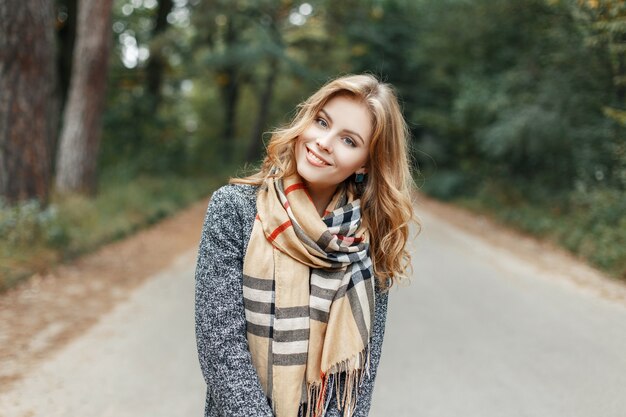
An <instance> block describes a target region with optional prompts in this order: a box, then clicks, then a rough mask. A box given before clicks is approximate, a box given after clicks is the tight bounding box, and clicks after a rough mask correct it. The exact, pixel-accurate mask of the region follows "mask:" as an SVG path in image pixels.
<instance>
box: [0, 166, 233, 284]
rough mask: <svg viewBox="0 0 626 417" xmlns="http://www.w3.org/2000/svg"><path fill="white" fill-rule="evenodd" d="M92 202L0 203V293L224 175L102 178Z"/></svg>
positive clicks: (158, 215) (187, 199) (182, 202)
mask: <svg viewBox="0 0 626 417" xmlns="http://www.w3.org/2000/svg"><path fill="white" fill-rule="evenodd" d="M103 177H104V178H105V180H104V182H103V183H102V185H101V189H100V193H99V194H98V196H97V197H96V198H94V199H90V198H88V197H85V196H80V195H68V196H64V197H59V196H54V197H53V198H52V202H51V204H50V205H49V206H48V207H45V208H44V207H41V206H40V205H39V204H38V203H37V202H36V201H29V202H25V203H22V204H20V205H16V206H12V207H8V206H6V205H4V204H0V234H2V236H3V237H6V238H3V239H2V241H0V291H1V290H3V289H6V288H8V287H10V286H12V285H14V284H15V283H16V282H17V281H19V280H20V279H22V278H24V277H26V276H29V275H31V274H32V273H34V272H37V271H42V270H46V269H48V268H49V267H50V266H51V265H52V264H54V263H55V262H57V261H59V260H64V259H70V258H73V257H75V256H77V255H80V254H83V253H86V252H89V251H92V250H94V249H95V248H97V247H99V246H100V245H102V244H104V243H107V242H111V241H114V240H117V239H120V238H122V237H125V236H127V235H129V234H131V233H133V232H135V231H137V230H139V229H141V228H144V227H146V226H148V225H150V224H153V223H155V222H157V221H159V220H161V219H163V218H164V217H167V216H169V215H171V214H173V213H174V212H176V211H177V210H179V209H181V208H183V207H185V206H187V205H189V204H190V203H192V202H194V201H197V200H198V199H199V198H201V197H203V196H206V195H208V194H210V192H211V191H212V190H213V189H215V188H217V186H218V185H220V184H221V183H222V182H223V181H224V177H212V178H207V177H199V178H180V177H175V176H164V177H149V176H139V177H137V178H136V179H135V180H133V181H127V180H126V179H125V178H123V177H119V176H116V175H115V174H106V175H104V176H103Z"/></svg>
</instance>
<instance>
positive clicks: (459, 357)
mask: <svg viewBox="0 0 626 417" xmlns="http://www.w3.org/2000/svg"><path fill="white" fill-rule="evenodd" d="M421 215H422V222H423V224H424V229H423V232H422V234H421V235H420V237H419V238H418V240H417V243H416V244H415V245H414V250H413V252H414V276H413V278H412V283H411V285H409V286H407V287H401V288H398V289H393V290H392V292H391V295H390V297H391V298H390V311H389V317H388V326H387V333H386V339H385V344H384V347H383V358H382V361H381V366H380V371H379V377H378V379H377V381H376V389H375V394H374V401H373V406H372V412H371V414H370V415H371V416H372V417H388V416H393V417H402V416H407V417H409V416H410V417H626V305H625V304H623V303H618V302H614V301H610V300H608V299H605V298H602V297H599V296H597V295H595V294H594V293H592V292H589V291H585V290H583V289H581V288H579V287H577V286H576V285H573V284H572V283H571V282H568V281H567V280H555V279H553V277H552V275H551V271H549V270H544V269H541V268H537V267H536V266H534V265H532V264H531V263H529V262H528V260H527V259H522V258H520V257H518V256H516V255H515V253H514V251H511V250H506V249H502V248H498V247H494V246H493V245H491V244H489V243H488V242H486V241H485V240H483V239H481V238H480V237H477V236H475V235H472V234H470V233H467V232H465V231H462V230H461V229H459V228H457V227H455V226H452V225H450V224H447V223H446V222H444V221H442V220H441V219H440V218H438V217H435V216H433V215H432V214H429V213H428V212H423V213H422V214H421ZM194 267H195V251H190V252H186V253H184V254H183V255H181V256H180V257H179V258H178V259H177V260H176V261H175V262H174V263H173V264H172V265H171V266H170V267H169V268H168V269H166V270H163V271H162V272H161V273H159V274H157V275H155V276H154V277H152V278H151V279H149V280H147V281H146V282H145V284H143V285H142V286H141V287H139V288H138V289H136V290H134V292H133V293H132V295H131V296H130V297H129V298H128V299H127V300H125V301H124V302H122V303H120V304H119V305H117V306H116V308H115V309H113V310H112V311H111V312H110V313H108V314H107V315H105V316H103V317H102V319H101V320H100V321H99V322H98V323H97V324H96V325H94V326H93V327H92V328H91V329H89V330H88V331H87V332H85V333H84V334H83V335H82V336H81V337H79V338H77V339H75V340H73V341H72V342H71V343H69V344H68V345H67V346H65V347H64V348H63V349H62V350H60V351H58V352H54V353H53V354H51V356H50V357H49V358H48V359H47V360H45V361H43V362H42V363H41V364H40V365H38V366H37V367H36V369H33V370H32V371H30V373H29V374H27V376H26V377H25V378H24V379H22V380H21V381H18V382H17V383H16V384H14V386H13V387H12V388H11V389H10V390H9V391H8V392H5V393H4V394H1V395H0V417H39V416H41V417H43V416H46V417H85V416H88V417H178V416H185V417H187V416H201V415H203V406H204V390H205V387H204V381H203V379H202V376H201V374H200V370H199V365H198V362H197V356H196V350H195V339H194V323H193V287H194V285H193V284H194V283H193V272H194Z"/></svg>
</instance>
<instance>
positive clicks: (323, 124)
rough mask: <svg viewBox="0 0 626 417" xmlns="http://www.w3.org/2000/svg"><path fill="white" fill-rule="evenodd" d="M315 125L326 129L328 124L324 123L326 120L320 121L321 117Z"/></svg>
mask: <svg viewBox="0 0 626 417" xmlns="http://www.w3.org/2000/svg"><path fill="white" fill-rule="evenodd" d="M317 124H318V125H320V126H322V127H328V123H326V120H324V119H322V118H321V117H320V118H318V119H317Z"/></svg>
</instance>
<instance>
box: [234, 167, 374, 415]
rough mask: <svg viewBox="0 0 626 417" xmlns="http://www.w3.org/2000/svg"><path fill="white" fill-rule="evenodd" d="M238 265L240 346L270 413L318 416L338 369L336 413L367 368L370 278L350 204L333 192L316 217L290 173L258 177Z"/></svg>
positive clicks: (355, 209) (351, 399) (355, 206)
mask: <svg viewBox="0 0 626 417" xmlns="http://www.w3.org/2000/svg"><path fill="white" fill-rule="evenodd" d="M257 210H258V216H257V219H256V220H255V225H254V228H253V231H252V236H251V238H250V243H249V245H248V251H247V253H246V256H245V259H244V280H243V294H244V305H245V309H246V320H247V331H248V343H249V346H250V352H251V353H252V360H253V363H254V365H255V367H256V369H257V372H258V373H259V379H260V381H261V385H262V387H263V389H264V391H265V393H266V395H267V396H268V398H269V399H270V401H271V403H272V406H273V409H274V412H275V414H276V416H277V417H283V416H289V417H293V416H295V415H298V414H302V413H303V412H304V410H306V413H307V415H311V416H323V415H324V405H325V399H326V398H327V394H328V393H329V391H330V389H332V388H330V389H329V387H328V382H329V381H331V380H333V379H334V378H336V377H337V376H338V375H339V374H340V373H341V375H343V377H344V378H345V380H344V382H343V383H342V384H338V385H339V386H342V387H344V388H343V392H342V393H341V394H340V396H341V397H342V398H343V401H341V405H342V407H343V409H344V415H346V416H348V415H350V413H351V410H352V409H353V407H354V404H355V403H356V388H357V386H358V384H357V383H356V382H357V381H360V379H361V378H362V374H363V372H364V371H365V370H366V369H367V359H368V357H369V354H368V348H369V339H370V335H371V328H372V317H373V314H374V280H373V271H372V262H371V259H370V256H369V244H368V242H367V234H366V231H365V230H364V229H363V228H361V213H360V202H359V200H355V199H353V197H352V196H351V195H349V194H347V193H346V191H345V190H344V189H339V191H338V192H337V193H336V194H335V196H334V197H333V199H332V200H331V202H330V204H329V206H328V207H327V214H326V215H325V216H324V217H323V218H321V219H320V217H319V215H318V214H317V211H316V209H315V207H314V205H313V204H312V202H311V199H310V197H309V196H308V194H307V190H306V187H305V186H304V184H303V183H302V180H301V179H300V178H299V177H297V176H294V177H289V178H285V179H284V180H283V181H276V182H274V181H273V180H271V179H270V180H268V181H267V183H266V186H265V187H262V188H261V189H260V191H259V195H258V197H257Z"/></svg>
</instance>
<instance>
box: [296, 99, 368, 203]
mask: <svg viewBox="0 0 626 417" xmlns="http://www.w3.org/2000/svg"><path fill="white" fill-rule="evenodd" d="M371 134H372V116H371V115H370V112H369V109H368V108H367V106H366V105H365V104H364V103H363V102H361V101H358V100H355V99H353V98H351V97H347V96H335V97H333V98H331V99H330V100H328V101H327V102H326V104H325V105H324V107H323V108H322V109H321V110H320V111H319V113H318V114H317V115H316V117H315V119H314V121H313V123H311V124H310V125H309V127H308V128H307V129H306V130H305V131H304V132H303V133H302V134H301V135H300V136H299V137H298V139H297V142H296V149H295V153H296V166H297V170H298V174H300V176H301V177H302V179H304V181H305V182H306V184H307V186H308V187H309V189H311V190H312V191H315V190H325V189H330V188H334V187H336V186H337V185H339V184H340V183H341V182H343V181H344V180H345V179H346V178H348V177H349V176H350V175H352V174H354V173H355V172H358V173H365V172H366V169H365V164H366V163H367V160H368V156H369V144H370V141H371Z"/></svg>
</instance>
